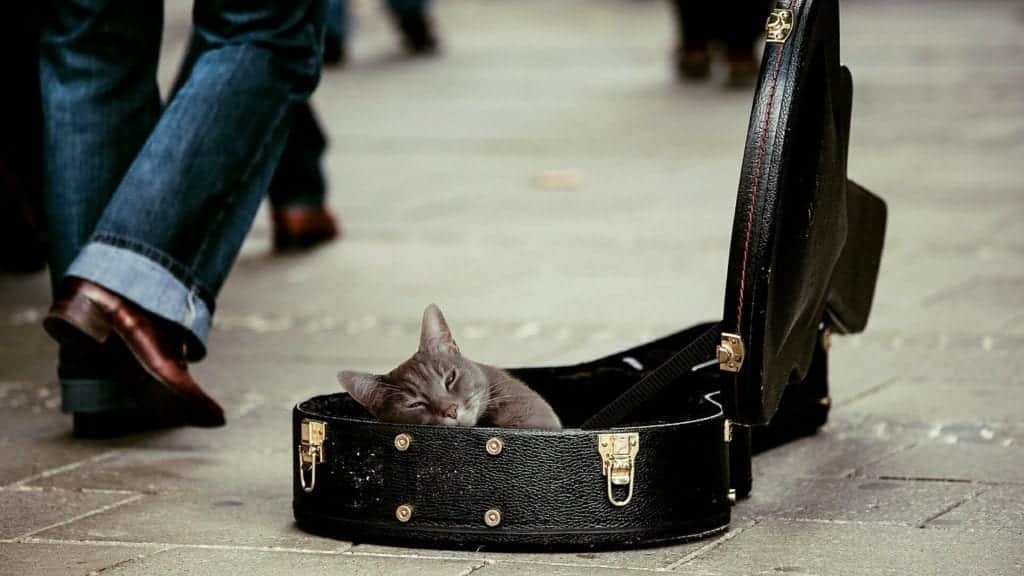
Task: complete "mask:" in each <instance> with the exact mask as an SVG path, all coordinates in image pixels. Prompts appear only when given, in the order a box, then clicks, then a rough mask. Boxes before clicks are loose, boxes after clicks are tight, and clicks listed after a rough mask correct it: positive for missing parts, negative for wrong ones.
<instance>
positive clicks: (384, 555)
mask: <svg viewBox="0 0 1024 576" xmlns="http://www.w3.org/2000/svg"><path fill="white" fill-rule="evenodd" d="M474 554H487V552H474ZM345 555H347V556H368V557H374V558H403V559H406V560H449V561H451V560H456V561H463V562H465V561H467V560H481V561H484V562H487V563H490V564H527V565H533V566H560V567H564V568H595V569H597V568H606V569H611V570H630V571H634V572H665V571H666V569H665V568H638V567H622V566H614V565H605V564H593V563H587V562H557V561H556V562H544V561H541V560H519V559H517V558H488V557H486V556H484V557H482V558H475V557H473V556H459V555H455V556H445V555H431V556H426V555H423V554H415V553H404V554H403V553H388V552H355V551H348V552H345Z"/></svg>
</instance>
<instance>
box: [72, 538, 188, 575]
mask: <svg viewBox="0 0 1024 576" xmlns="http://www.w3.org/2000/svg"><path fill="white" fill-rule="evenodd" d="M177 548H178V547H177V546H173V545H172V546H165V547H163V548H158V549H157V550H154V551H153V552H152V553H150V554H139V555H137V556H132V557H131V558H125V559H124V560H120V561H118V562H114V563H113V564H111V565H110V566H104V567H103V568H100V569H99V570H93V571H92V572H89V576H98V575H99V574H103V573H104V572H106V571H108V570H113V569H115V568H120V567H122V566H127V565H128V564H133V563H135V562H138V561H139V560H143V559H146V558H149V557H150V556H155V555H157V554H162V553H164V552H168V551H170V550H175V549H177Z"/></svg>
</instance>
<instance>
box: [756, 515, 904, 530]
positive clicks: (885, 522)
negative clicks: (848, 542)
mask: <svg viewBox="0 0 1024 576" xmlns="http://www.w3.org/2000/svg"><path fill="white" fill-rule="evenodd" d="M770 519H771V520H779V521H782V522H801V523H805V524H832V525H835V526H893V527H903V528H916V527H917V525H916V524H907V523H906V522H896V521H894V520H875V521H870V520H838V519H835V518H799V517H796V516H773V517H771V518H770Z"/></svg>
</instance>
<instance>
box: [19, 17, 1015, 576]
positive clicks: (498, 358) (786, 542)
mask: <svg viewBox="0 0 1024 576" xmlns="http://www.w3.org/2000/svg"><path fill="white" fill-rule="evenodd" d="M437 8H438V10H437V16H438V20H439V22H440V26H441V31H442V33H443V35H444V41H445V51H444V54H443V55H442V56H441V57H439V58H436V59H432V60H423V61H407V60H405V59H403V58H401V57H400V56H399V55H398V51H397V43H396V41H395V38H394V36H393V34H392V32H391V30H390V28H389V26H388V25H387V22H386V21H385V19H384V18H383V15H382V14H381V13H380V7H379V5H378V4H377V3H375V2H362V3H357V9H358V11H359V13H360V28H359V34H358V36H357V38H356V39H355V41H354V44H353V45H352V52H353V53H352V64H351V66H350V67H349V68H348V69H346V70H344V71H343V72H338V71H328V72H327V73H326V74H325V76H324V79H323V82H322V84H321V87H320V89H319V91H318V92H317V94H316V97H315V100H316V105H317V107H318V109H319V111H320V113H321V115H322V118H323V120H324V124H325V125H326V126H327V128H328V130H329V133H330V137H331V139H332V147H331V150H330V154H329V157H328V158H327V162H326V166H327V169H328V172H329V174H330V178H331V183H332V188H333V192H332V195H331V204H332V205H333V207H334V208H335V209H336V210H337V212H338V213H339V214H340V215H341V216H342V218H343V219H344V224H345V231H346V236H345V239H344V240H343V241H342V242H338V243H335V244H333V245H331V246H328V247H325V248H323V249H321V250H318V251H316V252H314V253H311V254H307V255H300V256H293V257H284V258H280V257H272V256H271V255H270V253H269V227H268V223H267V220H266V215H265V214H261V215H260V219H259V220H258V222H257V225H256V227H255V229H254V230H253V232H252V234H251V237H250V239H249V241H248V243H247V244H246V246H245V248H244V250H243V254H242V255H241V258H240V260H239V262H238V264H237V266H236V269H235V271H234V273H233V276H232V277H231V279H230V281H229V283H228V286H227V287H226V289H225V290H224V293H223V295H222V298H221V301H220V307H219V315H218V320H217V322H218V324H217V327H216V330H215V332H214V334H213V338H212V342H211V346H210V349H211V354H210V357H209V359H208V360H207V361H206V362H205V363H203V364H201V365H199V366H197V367H196V368H195V372H196V374H197V375H198V377H199V378H200V379H201V381H202V382H203V383H204V384H205V385H206V386H207V387H208V389H209V390H210V391H211V393H212V394H214V395H215V396H216V397H218V398H220V399H222V400H223V401H224V402H225V404H226V406H227V407H228V417H229V419H230V423H229V426H227V427H226V428H224V429H221V430H214V431H207V430H194V429H185V430H177V431H173V432H165V433H158V434H149V435H143V436H135V437H130V438H124V439H120V440H113V441H104V442H84V441H74V440H72V439H71V438H70V436H69V427H70V424H69V420H68V418H67V417H66V416H64V415H61V414H60V413H59V410H58V407H57V406H58V399H57V389H56V384H55V377H54V376H55V375H54V354H55V348H54V346H53V344H52V343H51V342H50V341H49V340H48V339H47V338H46V336H45V334H43V332H42V330H41V328H40V326H39V319H40V317H41V315H42V314H43V312H44V311H45V309H46V307H47V305H48V293H47V282H46V279H45V278H44V277H43V276H42V275H38V276H33V277H6V278H0V294H2V300H0V573H2V574H86V573H97V572H102V573H104V574H106V573H109V574H169V573H182V574H185V573H187V574H232V573H246V574H251V575H256V574H283V573H296V574H319V573H324V574H422V575H424V576H426V575H434V574H437V575H442V576H456V575H460V574H461V575H465V574H469V573H471V572H472V573H474V574H479V576H500V575H504V574H520V573H527V572H528V573H534V574H553V575H554V574H557V575H575V574H581V575H582V574H609V575H611V574H623V573H641V572H650V571H667V572H680V573H686V574H765V573H789V574H820V575H832V574H836V575H847V574H865V575H871V576H876V575H879V574H899V575H901V576H904V575H916V574H922V575H923V574H950V575H961V574H971V575H980V574H999V575H1019V574H1022V573H1024V504H1022V502H1024V419H1022V418H1021V415H1020V414H1021V410H1022V408H1024V376H1022V374H1024V356H1022V355H1021V353H1020V349H1021V347H1022V345H1024V290H1022V284H1024V196H1022V193H1024V190H1022V187H1024V185H1022V182H1024V167H1022V160H1024V98H1022V96H1021V95H1022V94H1024V34H1022V32H1024V6H1022V5H1021V4H1020V3H1019V2H1013V1H1004V2H999V1H994V0H972V1H971V2H964V1H958V2H952V1H944V0H942V1H933V0H928V1H919V2H910V1H881V0H847V1H845V2H844V3H843V24H842V26H843V37H842V44H843V60H844V61H845V62H846V63H848V64H849V65H850V67H851V68H852V70H853V75H854V78H855V86H856V90H855V109H854V121H853V144H852V150H851V152H850V171H851V174H852V175H853V176H854V177H855V178H856V179H857V180H859V181H860V182H862V183H863V184H864V185H866V186H868V187H869V188H871V189H872V190H874V191H876V192H878V193H879V194H881V195H882V196H884V197H885V198H886V200H887V201H888V202H889V205H890V209H891V220H890V222H891V224H890V233H889V237H888V245H887V249H886V253H885V259H884V262H883V269H882V274H881V279H880V283H879V286H878V296H877V300H876V304H875V309H874V315H873V317H872V319H871V324H870V327H869V329H868V331H867V332H866V333H865V334H863V335H860V336H855V337H848V338H837V339H836V342H835V345H834V348H833V354H832V358H831V364H832V365H831V382H832V388H833V392H834V399H835V406H834V407H835V409H834V412H833V415H832V418H831V421H830V423H829V424H828V426H827V427H826V428H825V429H823V430H822V431H821V433H819V434H818V435H817V436H815V437H812V438H808V439H805V440H801V441H799V442H796V443H793V444H791V445H788V446H785V447H782V448H779V449H777V450H774V451H771V452H769V453H766V454H764V455H761V456H759V457H757V458H756V459H755V462H754V466H755V487H754V492H753V495H752V497H751V498H750V499H749V500H747V501H743V502H741V503H739V504H738V505H737V506H736V507H735V508H734V520H733V523H732V527H731V530H730V531H729V532H728V533H727V534H725V535H724V536H721V537H719V538H716V539H712V540H708V541H703V542H698V543H693V544H688V545H683V546H674V547H666V548H655V549H648V550H639V551H620V552H611V553H580V554H507V553H490V552H486V551H485V552H479V553H476V552H446V551H436V550H434V551H427V550H413V549H405V548H392V547H384V546H368V545H352V544H350V543H346V542H339V541H334V540H329V539H322V538H316V537H313V536H309V535H306V534H304V533H302V532H300V531H298V530H297V529H296V528H295V527H294V526H293V524H292V519H291V509H290V455H291V450H292V447H291V446H290V443H291V439H290V432H289V418H290V416H289V408H290V407H291V406H292V404H293V403H295V402H296V401H298V400H300V399H302V398H304V397H307V396H310V395H312V394H316V393H323V392H330V391H332V390H334V389H335V387H336V384H335V379H334V374H335V372H336V371H337V370H338V369H340V368H359V369H382V368H386V367H389V366H390V365H392V364H394V363H395V362H396V361H398V360H399V359H401V358H403V357H404V356H405V355H406V354H408V353H409V352H411V350H412V349H413V347H414V346H415V339H416V330H417V321H418V318H419V314H420V312H421V311H422V309H423V307H424V306H425V305H426V304H427V303H429V302H437V303H438V304H440V305H441V306H442V308H443V309H444V310H445V312H446V314H447V315H448V317H449V320H450V321H451V323H452V325H453V329H454V330H455V331H456V334H457V335H458V337H459V341H460V344H461V345H462V346H463V348H464V350H465V351H466V352H467V353H468V354H470V355H471V356H472V357H474V358H476V359H478V360H481V361H486V362H492V363H496V364H501V365H523V364H549V363H562V362H570V361H577V360H584V359H587V358H590V357H594V356H596V355H600V354H604V353H608V352H611V351H613V350H615V349H617V348H620V347H625V346H630V345H633V344H636V343H638V342H641V341H643V340H644V339H647V338H651V337H654V336H657V335H660V334H663V333H666V332H669V331H672V330H674V329H677V328H680V327H684V326H688V325H691V324H694V323H697V322H699V321H704V320H708V319H714V318H715V317H717V316H718V315H719V310H720V308H721V298H722V292H723V286H724V277H725V266H726V256H727V251H728V233H729V226H730V221H731V217H732V209H733V203H734V197H735V196H734V194H735V189H736V182H737V176H738V167H739V163H740V158H741V153H742V146H743V137H744V132H745V130H746V123H747V114H748V111H749V106H750V100H751V97H750V94H749V93H747V92H736V91H726V90H723V89H722V88H721V82H720V80H721V79H722V76H723V75H724V70H721V69H716V70H715V78H714V80H713V81H712V82H711V83H709V84H704V85H685V86H684V85H680V84H678V83H676V82H675V81H674V80H673V78H672V76H671V74H670V69H669V67H668V60H667V56H668V51H669V48H670V46H671V44H672V30H671V26H670V20H669V12H668V7H667V5H666V4H665V3H663V2H656V1H642V2H641V1H627V0H560V1H557V2H553V1H550V0H522V1H518V2H496V1H488V0H446V1H444V2H440V3H439V5H438V6H437ZM187 22H188V8H187V5H182V3H181V2H175V3H172V4H171V5H170V6H169V7H168V32H167V35H166V38H167V44H168V49H167V51H166V53H165V62H164V64H165V66H164V67H163V69H162V72H161V74H162V78H163V79H164V81H165V82H166V80H167V79H168V78H170V77H171V76H172V75H173V67H174V61H175V59H176V58H177V57H178V55H180V52H181V48H182V42H183V41H184V38H185V34H186V32H187Z"/></svg>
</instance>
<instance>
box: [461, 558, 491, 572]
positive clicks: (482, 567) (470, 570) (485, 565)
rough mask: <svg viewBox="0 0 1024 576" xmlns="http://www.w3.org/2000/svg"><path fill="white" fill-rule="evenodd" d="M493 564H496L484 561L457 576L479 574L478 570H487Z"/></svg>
mask: <svg viewBox="0 0 1024 576" xmlns="http://www.w3.org/2000/svg"><path fill="white" fill-rule="evenodd" d="M492 564H494V562H491V561H489V560H484V561H482V562H479V563H478V564H475V565H473V566H470V567H469V569H468V570H466V571H465V572H459V573H458V575H457V576H469V575H470V574H473V573H474V572H477V571H478V570H482V569H484V568H486V567H488V566H490V565H492Z"/></svg>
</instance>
